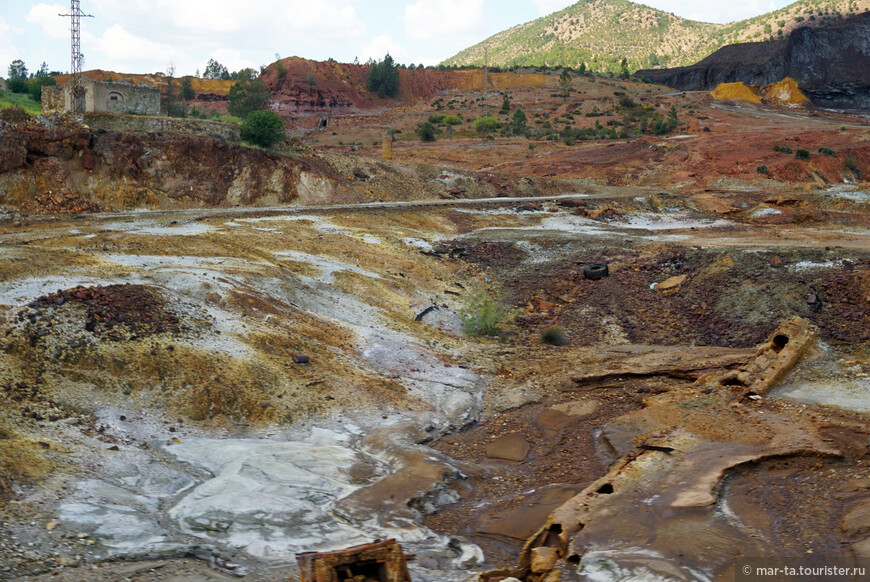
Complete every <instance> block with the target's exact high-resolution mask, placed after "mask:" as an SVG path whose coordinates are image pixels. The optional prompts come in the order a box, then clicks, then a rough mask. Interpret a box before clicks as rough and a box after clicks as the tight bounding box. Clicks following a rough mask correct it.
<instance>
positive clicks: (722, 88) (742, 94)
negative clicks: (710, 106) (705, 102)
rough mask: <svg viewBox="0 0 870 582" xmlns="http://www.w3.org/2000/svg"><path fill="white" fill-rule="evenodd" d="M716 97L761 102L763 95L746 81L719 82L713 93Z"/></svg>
mask: <svg viewBox="0 0 870 582" xmlns="http://www.w3.org/2000/svg"><path fill="white" fill-rule="evenodd" d="M711 94H712V95H713V97H714V98H715V99H719V100H725V99H733V100H736V101H749V102H750V103H758V104H761V96H760V95H759V94H758V91H757V90H756V88H754V87H750V86H749V85H747V84H745V83H719V86H718V87H716V88H715V89H714V90H713V91H712V93H711Z"/></svg>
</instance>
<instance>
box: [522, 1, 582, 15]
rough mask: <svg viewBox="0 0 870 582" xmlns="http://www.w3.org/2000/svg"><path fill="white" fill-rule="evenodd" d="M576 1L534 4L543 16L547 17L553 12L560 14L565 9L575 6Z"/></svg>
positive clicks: (539, 2) (535, 2)
mask: <svg viewBox="0 0 870 582" xmlns="http://www.w3.org/2000/svg"><path fill="white" fill-rule="evenodd" d="M574 2H575V0H532V3H533V4H534V5H535V6H536V7H537V8H538V12H540V13H541V16H547V15H548V14H552V13H553V12H558V11H559V10H562V9H563V8H567V7H568V6H571V5H572V4H574Z"/></svg>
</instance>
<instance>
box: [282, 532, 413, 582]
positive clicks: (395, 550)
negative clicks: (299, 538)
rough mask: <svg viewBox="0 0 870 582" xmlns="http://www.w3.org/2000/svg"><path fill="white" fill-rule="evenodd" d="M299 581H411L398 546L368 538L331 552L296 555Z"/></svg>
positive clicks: (393, 542) (391, 542)
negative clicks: (366, 542)
mask: <svg viewBox="0 0 870 582" xmlns="http://www.w3.org/2000/svg"><path fill="white" fill-rule="evenodd" d="M296 562H297V563H298V564H299V581H300V582H411V576H410V574H409V573H408V565H407V564H406V563H405V554H404V553H403V552H402V546H401V545H400V544H398V543H396V540H386V541H383V542H377V541H376V542H372V543H369V544H363V545H360V546H353V547H351V548H346V549H343V550H336V551H334V552H306V553H304V554H297V555H296Z"/></svg>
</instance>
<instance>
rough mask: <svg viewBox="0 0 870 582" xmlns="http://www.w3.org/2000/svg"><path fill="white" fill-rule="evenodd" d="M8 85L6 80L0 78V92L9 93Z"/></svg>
mask: <svg viewBox="0 0 870 582" xmlns="http://www.w3.org/2000/svg"><path fill="white" fill-rule="evenodd" d="M8 90H9V89H8V85H6V79H4V78H3V77H0V91H8Z"/></svg>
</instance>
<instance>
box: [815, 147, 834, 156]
mask: <svg viewBox="0 0 870 582" xmlns="http://www.w3.org/2000/svg"><path fill="white" fill-rule="evenodd" d="M819 153H820V154H822V155H823V156H828V157H831V158H833V157H836V155H837V154H836V152H834V150H832V149H831V148H819Z"/></svg>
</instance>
